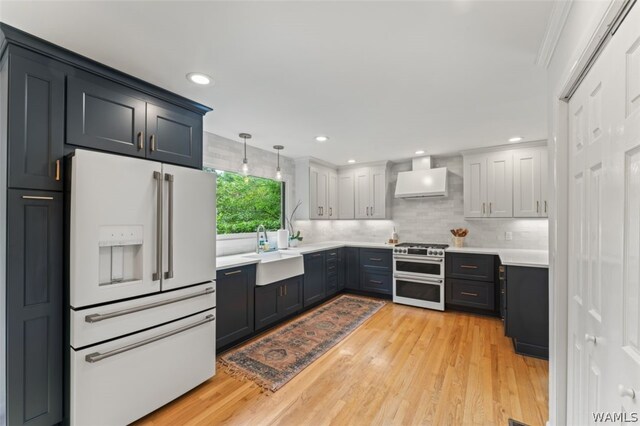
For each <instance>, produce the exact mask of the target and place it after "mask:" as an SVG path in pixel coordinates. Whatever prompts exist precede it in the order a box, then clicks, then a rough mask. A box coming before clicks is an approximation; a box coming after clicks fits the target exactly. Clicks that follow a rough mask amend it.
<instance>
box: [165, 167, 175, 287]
mask: <svg viewBox="0 0 640 426" xmlns="http://www.w3.org/2000/svg"><path fill="white" fill-rule="evenodd" d="M164 179H165V180H166V181H167V182H168V185H169V192H168V194H169V205H168V207H167V231H168V232H169V235H168V236H167V246H168V249H169V253H167V263H168V265H167V267H168V270H167V272H165V273H164V278H165V279H170V278H173V180H174V177H173V175H172V174H169V173H167V174H165V175H164Z"/></svg>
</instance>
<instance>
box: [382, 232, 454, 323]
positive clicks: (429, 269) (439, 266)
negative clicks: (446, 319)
mask: <svg viewBox="0 0 640 426" xmlns="http://www.w3.org/2000/svg"><path fill="white" fill-rule="evenodd" d="M447 247H449V246H448V245H446V244H424V243H402V244H398V245H397V246H396V247H395V248H394V249H393V301H394V302H395V303H402V304H404V305H411V306H417V307H420V308H429V309H437V310H439V311H444V270H445V269H444V266H445V265H444V260H445V249H446V248H447Z"/></svg>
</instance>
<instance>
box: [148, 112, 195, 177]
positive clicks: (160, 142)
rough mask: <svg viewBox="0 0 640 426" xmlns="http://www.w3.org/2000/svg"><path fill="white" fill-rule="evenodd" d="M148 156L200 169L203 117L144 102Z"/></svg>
mask: <svg viewBox="0 0 640 426" xmlns="http://www.w3.org/2000/svg"><path fill="white" fill-rule="evenodd" d="M146 128H147V158H149V159H153V160H157V161H162V162H165V163H172V164H179V165H182V166H189V167H194V168H197V169H202V117H201V116H200V115H198V114H196V113H194V112H191V111H187V110H183V109H181V108H179V107H173V108H164V107H161V106H158V105H154V104H151V103H147V121H146Z"/></svg>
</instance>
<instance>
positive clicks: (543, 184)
mask: <svg viewBox="0 0 640 426" xmlns="http://www.w3.org/2000/svg"><path fill="white" fill-rule="evenodd" d="M513 161H514V168H513V216H514V217H547V212H548V200H547V181H548V179H547V172H548V168H547V150H546V148H545V147H541V148H531V149H523V150H519V151H516V152H515V153H514V156H513Z"/></svg>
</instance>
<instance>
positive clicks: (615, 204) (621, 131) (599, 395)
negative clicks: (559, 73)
mask: <svg viewBox="0 0 640 426" xmlns="http://www.w3.org/2000/svg"><path fill="white" fill-rule="evenodd" d="M638 102H640V8H638V6H635V7H634V9H632V10H631V12H630V14H629V15H628V16H627V17H626V19H625V22H624V23H623V24H622V26H621V27H620V28H619V29H618V30H617V32H616V34H615V35H614V36H613V37H612V39H611V40H610V41H609V44H608V45H607V46H606V47H605V49H604V51H603V52H602V53H601V54H600V56H599V57H598V60H597V62H596V63H595V64H594V65H593V67H592V68H591V70H590V71H589V73H588V74H587V76H586V77H585V79H584V80H583V82H582V83H581V85H580V87H579V88H578V90H577V91H576V93H575V94H574V96H573V97H572V99H571V101H570V103H569V112H570V113H569V134H570V153H571V155H570V170H571V185H570V189H569V191H570V200H571V208H570V212H569V217H570V223H571V228H570V241H571V246H570V249H569V261H570V275H569V289H570V295H571V297H570V300H569V320H570V322H569V336H570V338H572V340H573V343H575V344H571V343H572V342H570V345H569V351H570V352H569V360H570V361H571V360H573V362H569V385H570V386H569V394H568V408H569V410H568V414H569V418H568V420H569V423H570V424H596V423H597V422H596V420H597V419H596V417H595V415H597V414H598V413H599V414H600V415H603V414H604V413H613V414H615V415H616V416H618V417H616V419H617V420H615V423H616V424H626V422H625V421H624V419H625V418H626V419H633V417H629V416H632V413H635V416H637V415H638V412H639V411H640V403H639V399H640V108H637V107H636V104H637V103H638ZM581 335H582V336H584V338H583V340H582V341H580V336H581ZM578 384H579V386H578ZM625 416H628V417H625Z"/></svg>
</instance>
